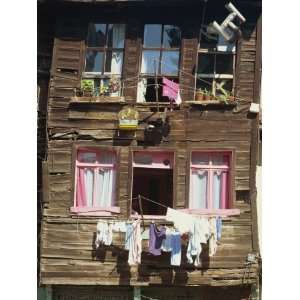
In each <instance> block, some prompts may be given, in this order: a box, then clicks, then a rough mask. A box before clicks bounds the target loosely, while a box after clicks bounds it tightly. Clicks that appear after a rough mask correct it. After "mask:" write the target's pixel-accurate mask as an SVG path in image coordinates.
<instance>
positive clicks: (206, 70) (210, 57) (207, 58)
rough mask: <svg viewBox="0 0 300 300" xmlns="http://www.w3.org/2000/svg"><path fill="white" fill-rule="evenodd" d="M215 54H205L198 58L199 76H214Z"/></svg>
mask: <svg viewBox="0 0 300 300" xmlns="http://www.w3.org/2000/svg"><path fill="white" fill-rule="evenodd" d="M214 61H215V55H214V54H203V53H201V54H200V55H199V56H198V74H214Z"/></svg>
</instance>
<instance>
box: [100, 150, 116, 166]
mask: <svg viewBox="0 0 300 300" xmlns="http://www.w3.org/2000/svg"><path fill="white" fill-rule="evenodd" d="M99 163H100V164H115V163H116V154H115V153H114V152H101V153H100V158H99Z"/></svg>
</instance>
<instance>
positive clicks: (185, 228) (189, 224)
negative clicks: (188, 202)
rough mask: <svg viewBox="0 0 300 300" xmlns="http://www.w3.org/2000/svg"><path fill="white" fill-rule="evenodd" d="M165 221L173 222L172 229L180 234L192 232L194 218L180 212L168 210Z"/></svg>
mask: <svg viewBox="0 0 300 300" xmlns="http://www.w3.org/2000/svg"><path fill="white" fill-rule="evenodd" d="M166 220H167V221H170V222H173V223H174V227H175V228H176V229H177V230H178V231H179V232H180V233H181V234H184V233H188V232H192V230H193V229H194V217H193V216H191V215H189V214H186V213H183V212H181V211H178V210H175V209H172V208H168V209H167V215H166Z"/></svg>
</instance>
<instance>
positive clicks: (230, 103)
mask: <svg viewBox="0 0 300 300" xmlns="http://www.w3.org/2000/svg"><path fill="white" fill-rule="evenodd" d="M183 103H185V104H188V105H199V106H207V105H214V106H219V105H222V106H236V105H237V102H236V101H234V100H228V101H227V102H225V101H219V100H205V101H200V100H199V101H185V102H183Z"/></svg>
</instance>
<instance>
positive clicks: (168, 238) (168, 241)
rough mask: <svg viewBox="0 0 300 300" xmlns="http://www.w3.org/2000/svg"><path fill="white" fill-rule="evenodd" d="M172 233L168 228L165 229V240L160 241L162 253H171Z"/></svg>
mask: <svg viewBox="0 0 300 300" xmlns="http://www.w3.org/2000/svg"><path fill="white" fill-rule="evenodd" d="M172 232H173V231H171V230H170V229H169V228H166V238H165V239H164V240H163V241H162V244H161V250H162V251H164V252H171V251H172V245H171V236H172Z"/></svg>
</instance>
